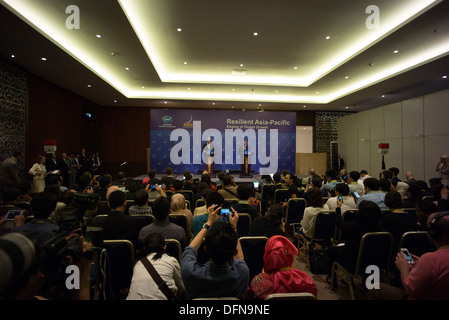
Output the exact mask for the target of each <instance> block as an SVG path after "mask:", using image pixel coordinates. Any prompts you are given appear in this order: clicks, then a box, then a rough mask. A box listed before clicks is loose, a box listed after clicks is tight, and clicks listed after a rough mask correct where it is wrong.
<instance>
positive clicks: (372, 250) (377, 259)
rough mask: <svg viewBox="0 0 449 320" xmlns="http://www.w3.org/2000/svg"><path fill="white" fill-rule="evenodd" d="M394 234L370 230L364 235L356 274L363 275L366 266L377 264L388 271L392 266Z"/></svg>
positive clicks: (382, 269)
mask: <svg viewBox="0 0 449 320" xmlns="http://www.w3.org/2000/svg"><path fill="white" fill-rule="evenodd" d="M392 248H393V235H392V234H391V233H389V232H368V233H365V234H364V235H363V236H362V240H361V241H360V247H359V253H358V257H357V264H356V267H355V271H354V275H363V274H364V273H365V270H366V267H367V266H369V265H375V266H377V267H378V268H379V270H380V271H384V272H385V273H387V272H388V271H389V268H390V260H391V252H392Z"/></svg>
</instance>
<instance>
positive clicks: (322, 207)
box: [299, 187, 329, 239]
mask: <svg viewBox="0 0 449 320" xmlns="http://www.w3.org/2000/svg"><path fill="white" fill-rule="evenodd" d="M307 204H308V207H307V208H306V209H305V210H304V216H303V218H302V220H301V229H300V230H299V232H300V233H302V234H303V235H305V236H306V237H307V238H309V239H310V238H312V237H313V233H314V230H315V222H316V217H317V215H318V213H320V212H322V211H327V210H329V207H328V206H327V204H325V203H324V202H323V193H322V191H321V190H320V189H318V188H315V187H313V188H310V189H309V190H308V191H307Z"/></svg>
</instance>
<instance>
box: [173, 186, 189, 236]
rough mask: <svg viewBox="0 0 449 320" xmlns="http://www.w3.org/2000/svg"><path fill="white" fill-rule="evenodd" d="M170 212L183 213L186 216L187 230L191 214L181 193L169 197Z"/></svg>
mask: <svg viewBox="0 0 449 320" xmlns="http://www.w3.org/2000/svg"><path fill="white" fill-rule="evenodd" d="M170 210H171V211H170V213H171V214H183V215H185V216H186V217H187V221H188V223H189V230H190V227H191V225H192V220H193V214H192V211H190V210H189V209H187V203H186V199H185V198H184V196H183V195H182V194H181V193H175V194H174V195H173V196H172V197H171V202H170Z"/></svg>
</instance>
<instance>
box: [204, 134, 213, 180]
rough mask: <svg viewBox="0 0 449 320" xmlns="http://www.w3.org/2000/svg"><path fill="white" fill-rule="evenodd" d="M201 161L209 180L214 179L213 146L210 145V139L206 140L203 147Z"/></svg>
mask: <svg viewBox="0 0 449 320" xmlns="http://www.w3.org/2000/svg"><path fill="white" fill-rule="evenodd" d="M203 161H204V164H205V170H206V171H207V173H208V174H209V176H210V177H211V178H213V177H214V144H213V143H211V141H210V137H209V138H207V142H206V144H205V145H203Z"/></svg>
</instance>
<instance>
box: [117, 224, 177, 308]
mask: <svg viewBox="0 0 449 320" xmlns="http://www.w3.org/2000/svg"><path fill="white" fill-rule="evenodd" d="M165 248H166V246H165V239H164V237H163V236H162V235H161V234H159V233H151V234H148V235H147V236H146V237H145V239H144V245H143V252H142V256H143V257H146V258H147V259H148V260H149V261H150V262H151V264H152V265H153V267H154V269H156V272H157V273H158V274H159V276H160V277H161V278H162V280H163V281H164V282H165V283H166V284H167V286H168V288H169V289H170V290H171V291H172V292H173V294H174V295H175V296H178V297H182V295H183V294H184V284H183V283H182V279H181V266H180V265H179V262H178V260H176V258H174V257H171V256H169V255H168V254H167V253H166V252H165ZM126 300H167V297H166V296H165V295H164V293H163V292H162V291H161V289H159V287H158V284H157V283H156V282H155V280H154V279H153V277H152V276H151V275H150V273H149V272H148V271H147V269H146V268H145V266H144V265H143V263H142V262H141V261H137V263H136V264H135V265H134V269H133V277H132V279H131V287H130V288H129V293H128V296H127V298H126Z"/></svg>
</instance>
